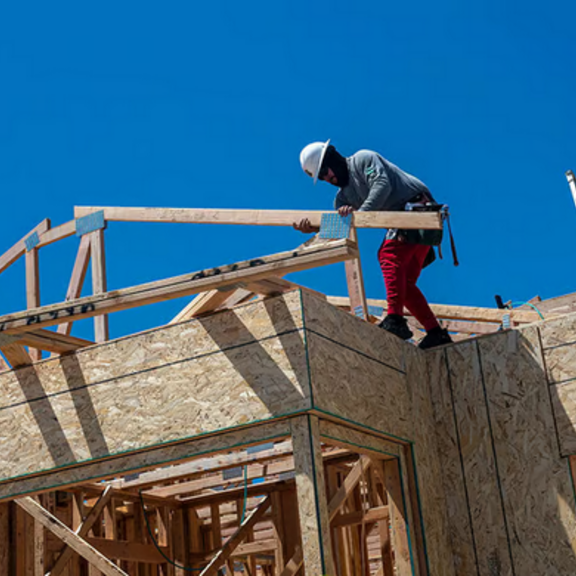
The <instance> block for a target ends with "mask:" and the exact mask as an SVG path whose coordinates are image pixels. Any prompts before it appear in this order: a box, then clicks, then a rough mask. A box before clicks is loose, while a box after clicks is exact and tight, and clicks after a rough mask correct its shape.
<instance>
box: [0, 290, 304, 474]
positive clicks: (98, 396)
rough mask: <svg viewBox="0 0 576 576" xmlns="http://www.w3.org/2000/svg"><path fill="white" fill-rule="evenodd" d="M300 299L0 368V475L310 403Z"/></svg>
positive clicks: (244, 421)
mask: <svg viewBox="0 0 576 576" xmlns="http://www.w3.org/2000/svg"><path fill="white" fill-rule="evenodd" d="M301 318H302V311H301V301H300V294H299V293H298V292H294V293H291V294H288V295H286V296H284V297H279V298H275V299H271V300H268V301H266V302H264V303H256V304H249V305H247V306H244V307H241V308H239V309H238V310H234V311H227V312H223V313H221V314H216V315H213V316H210V317H208V318H205V319H201V320H193V321H190V322H185V323H182V324H177V325H173V326H169V327H166V328H162V329H158V330H154V331H150V332H147V333H143V334H140V335H136V336H133V337H130V338H124V339H121V340H119V341H116V342H111V343H108V344H106V345H102V346H95V347H91V348H88V349H85V350H81V351H79V352H78V353H76V354H72V355H70V356H65V357H62V358H57V359H51V360H48V361H45V362H42V363H40V364H38V365H35V366H33V367H28V368H23V369H20V370H16V371H13V372H8V373H3V374H0V388H1V389H2V391H3V394H2V397H1V398H0V442H1V443H2V446H3V450H2V453H1V454H0V478H2V479H8V478H14V477H17V476H22V475H26V474H32V473H35V472H39V471H44V470H50V469H54V468H57V467H63V466H67V465H70V464H74V463H78V462H84V461H90V460H92V459H96V458H105V457H109V456H111V455H120V454H123V453H125V452H128V451H137V450H140V449H143V448H149V447H153V446H157V445H159V444H164V443H166V442H174V441H180V440H185V439H187V438H191V437H194V436H198V435H200V434H205V433H208V432H214V431H217V430H223V429H228V428H231V427H235V426H240V425H245V424H249V423H254V422H258V421H262V420H267V419H271V418H274V417H278V416H283V415H289V414H291V413H294V412H298V411H303V410H306V409H307V408H309V407H310V399H309V384H308V366H307V358H306V350H305V346H304V340H303V335H302V321H301Z"/></svg>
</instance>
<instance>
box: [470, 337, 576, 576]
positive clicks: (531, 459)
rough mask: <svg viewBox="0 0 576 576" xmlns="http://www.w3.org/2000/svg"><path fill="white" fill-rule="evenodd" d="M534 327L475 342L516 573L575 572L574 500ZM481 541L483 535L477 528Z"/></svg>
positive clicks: (564, 575) (549, 575) (549, 574)
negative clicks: (557, 436)
mask: <svg viewBox="0 0 576 576" xmlns="http://www.w3.org/2000/svg"><path fill="white" fill-rule="evenodd" d="M537 330H538V329H537V328H536V327H527V328H524V329H522V330H521V331H520V332H516V331H514V332H509V333H504V334H500V335H497V336H493V337H488V338H483V339H480V340H479V342H478V346H479V351H480V356H481V362H482V373H483V380H484V386H485V390H486V395H487V399H488V410H489V416H490V425H491V430H492V438H493V443H494V447H495V452H496V460H497V465H498V468H497V474H498V480H499V484H500V488H501V494H502V501H503V506H504V510H505V514H506V523H507V528H508V535H509V542H510V544H509V545H510V547H511V550H512V557H513V563H514V569H515V574H523V575H524V574H526V575H535V576H536V575H538V576H552V575H562V576H568V575H574V574H576V503H575V501H574V491H573V487H572V485H571V479H570V474H569V469H568V462H567V460H566V459H562V458H560V456H559V452H558V444H557V440H556V434H555V429H554V420H553V413H552V409H551V405H550V396H549V390H548V385H547V382H546V378H545V374H544V368H543V365H542V359H541V350H540V342H539V336H538V331H537ZM476 536H477V540H480V539H481V538H484V536H485V534H482V533H480V534H479V533H477V534H476Z"/></svg>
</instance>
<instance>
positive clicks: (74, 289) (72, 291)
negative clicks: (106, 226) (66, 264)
mask: <svg viewBox="0 0 576 576" xmlns="http://www.w3.org/2000/svg"><path fill="white" fill-rule="evenodd" d="M90 251H91V242H90V235H89V234H84V236H82V238H81V239H80V246H79V247H78V252H77V254H76V260H75V261H74V268H72V275H71V276H70V283H69V284H68V291H67V292H66V301H70V300H75V299H76V298H80V296H81V295H82V286H83V285H84V279H85V278H86V272H87V271H88V264H89V263H90ZM71 331H72V322H64V324H60V326H58V332H59V333H60V334H70V332H71Z"/></svg>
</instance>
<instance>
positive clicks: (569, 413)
mask: <svg viewBox="0 0 576 576" xmlns="http://www.w3.org/2000/svg"><path fill="white" fill-rule="evenodd" d="M550 396H551V399H552V409H553V411H554V420H555V422H556V429H557V431H558V441H559V443H560V453H561V454H562V456H570V455H574V454H576V382H573V381H571V382H565V383H564V384H553V385H552V386H550Z"/></svg>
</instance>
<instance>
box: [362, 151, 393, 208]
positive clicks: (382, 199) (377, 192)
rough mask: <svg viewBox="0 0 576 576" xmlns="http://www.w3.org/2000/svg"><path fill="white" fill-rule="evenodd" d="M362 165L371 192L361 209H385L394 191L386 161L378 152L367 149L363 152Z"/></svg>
mask: <svg viewBox="0 0 576 576" xmlns="http://www.w3.org/2000/svg"><path fill="white" fill-rule="evenodd" d="M360 167H361V169H362V172H363V175H364V178H365V179H366V184H367V186H368V190H369V192H368V196H367V197H366V200H364V202H363V203H362V206H360V208H359V211H360V212H371V211H374V210H384V209H385V207H386V204H387V202H388V199H389V198H390V194H391V193H392V186H391V185H390V180H389V178H388V174H387V172H386V167H385V166H384V163H383V162H382V160H381V159H380V157H379V156H378V155H377V154H375V153H373V152H368V151H366V152H364V153H363V157H362V159H361V162H360Z"/></svg>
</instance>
